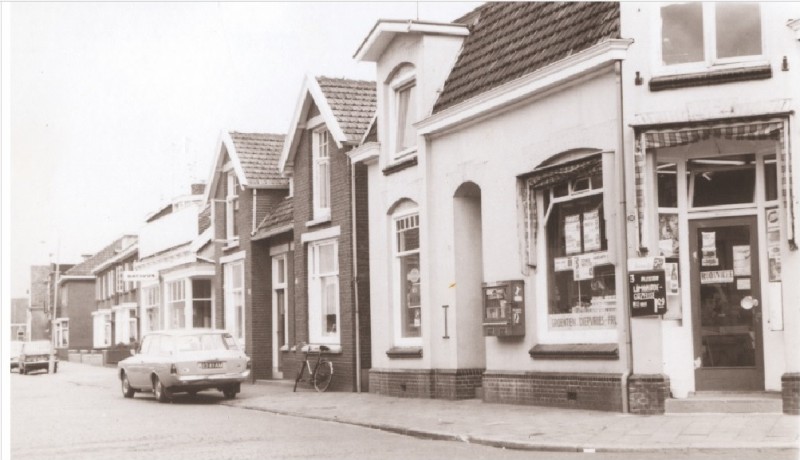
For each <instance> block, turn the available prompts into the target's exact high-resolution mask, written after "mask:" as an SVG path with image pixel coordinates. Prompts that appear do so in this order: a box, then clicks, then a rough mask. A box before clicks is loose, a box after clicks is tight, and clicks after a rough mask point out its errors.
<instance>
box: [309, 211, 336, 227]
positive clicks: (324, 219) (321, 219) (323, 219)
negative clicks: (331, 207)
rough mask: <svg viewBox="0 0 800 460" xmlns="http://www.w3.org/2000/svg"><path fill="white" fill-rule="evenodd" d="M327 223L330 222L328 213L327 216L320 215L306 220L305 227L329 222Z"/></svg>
mask: <svg viewBox="0 0 800 460" xmlns="http://www.w3.org/2000/svg"><path fill="white" fill-rule="evenodd" d="M329 223H331V216H330V214H329V215H327V216H322V217H319V218H316V219H311V220H309V221H308V222H306V228H310V227H315V226H317V225H322V224H329Z"/></svg>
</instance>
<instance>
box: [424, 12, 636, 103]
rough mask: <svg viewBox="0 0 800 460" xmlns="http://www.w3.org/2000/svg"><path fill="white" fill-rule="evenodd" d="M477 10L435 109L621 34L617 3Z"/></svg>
mask: <svg viewBox="0 0 800 460" xmlns="http://www.w3.org/2000/svg"><path fill="white" fill-rule="evenodd" d="M474 13H475V14H472V13H471V14H470V15H468V16H465V17H468V18H469V22H471V23H472V25H471V26H470V29H471V30H470V34H469V36H467V38H466V39H465V40H464V44H463V46H462V49H461V53H460V54H459V56H458V60H457V61H456V64H455V66H454V67H453V70H452V71H451V72H450V75H449V76H448V77H447V80H446V81H445V84H444V89H443V90H442V93H441V94H440V95H439V99H438V100H437V101H436V104H435V106H434V108H433V112H434V113H437V112H441V111H442V110H444V109H446V108H448V107H451V106H454V105H456V104H458V103H460V102H463V101H465V100H467V99H470V98H472V97H474V96H477V95H478V94H480V93H483V92H485V91H489V90H491V89H493V88H496V87H498V86H500V85H502V84H504V83H508V82H510V81H512V80H515V79H517V78H520V77H522V76H524V75H527V74H529V73H532V72H534V71H536V70H539V69H541V68H542V67H545V66H547V65H550V64H552V63H554V62H557V61H559V60H561V59H564V58H566V57H568V56H570V55H571V54H573V53H576V52H578V51H581V50H583V49H586V48H589V47H591V46H593V45H595V44H597V43H600V42H602V41H604V40H606V39H609V38H619V36H620V32H619V28H620V26H619V4H618V3H617V2H489V3H486V4H484V5H482V6H480V7H478V8H477V9H476V10H475V11H474ZM476 19H477V20H476Z"/></svg>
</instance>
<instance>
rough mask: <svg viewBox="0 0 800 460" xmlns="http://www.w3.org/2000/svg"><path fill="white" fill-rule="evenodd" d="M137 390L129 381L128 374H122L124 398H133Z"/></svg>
mask: <svg viewBox="0 0 800 460" xmlns="http://www.w3.org/2000/svg"><path fill="white" fill-rule="evenodd" d="M134 393H136V390H134V389H133V388H131V383H130V382H129V381H128V374H126V373H124V372H123V373H122V396H124V397H126V398H133V395H134Z"/></svg>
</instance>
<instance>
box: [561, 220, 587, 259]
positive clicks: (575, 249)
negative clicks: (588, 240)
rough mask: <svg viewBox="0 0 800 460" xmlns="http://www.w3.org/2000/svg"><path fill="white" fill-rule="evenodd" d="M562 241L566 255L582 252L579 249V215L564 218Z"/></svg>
mask: <svg viewBox="0 0 800 460" xmlns="http://www.w3.org/2000/svg"><path fill="white" fill-rule="evenodd" d="M564 240H565V241H566V251H567V254H577V253H579V252H583V250H582V248H581V215H580V214H573V215H571V216H566V217H565V218H564Z"/></svg>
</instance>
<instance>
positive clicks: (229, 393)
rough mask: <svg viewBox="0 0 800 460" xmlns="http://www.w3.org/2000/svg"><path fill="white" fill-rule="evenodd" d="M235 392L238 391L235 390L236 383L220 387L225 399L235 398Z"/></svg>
mask: <svg viewBox="0 0 800 460" xmlns="http://www.w3.org/2000/svg"><path fill="white" fill-rule="evenodd" d="M236 393H238V391H236V385H231V386H229V387H225V388H223V389H222V394H223V396H225V399H233V398H235V397H236Z"/></svg>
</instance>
